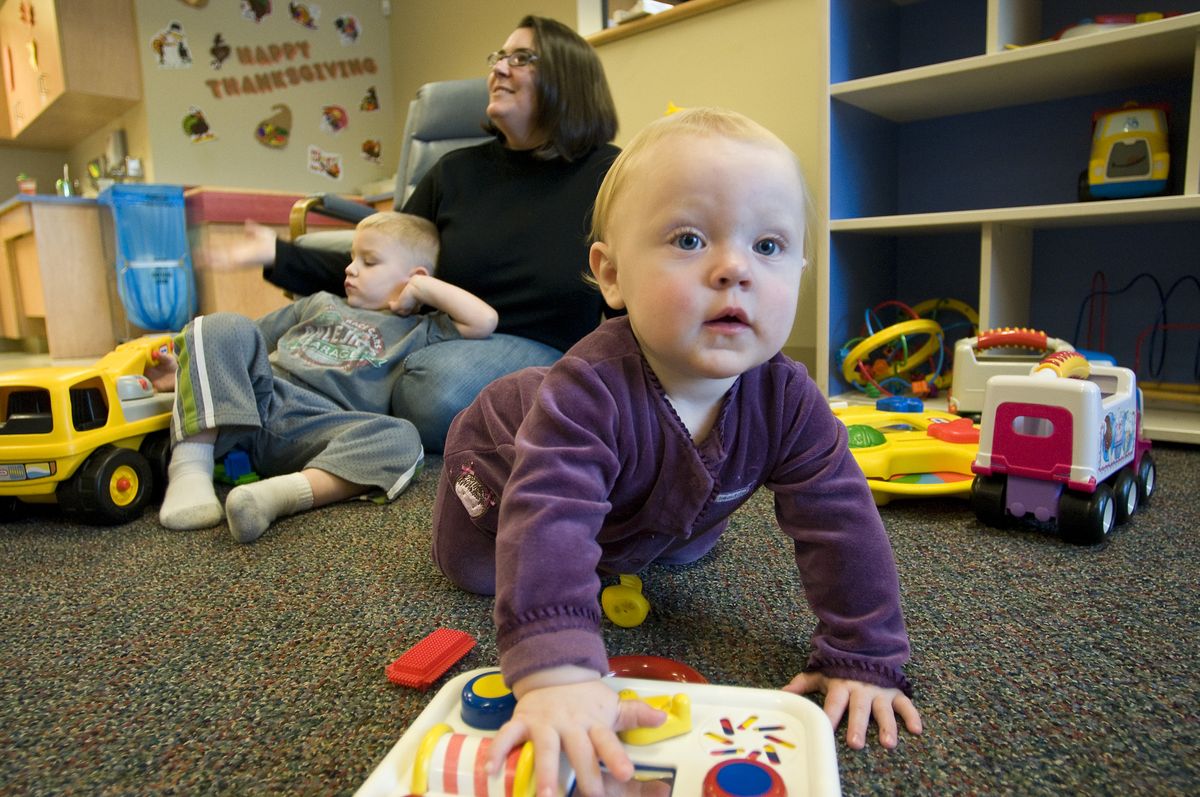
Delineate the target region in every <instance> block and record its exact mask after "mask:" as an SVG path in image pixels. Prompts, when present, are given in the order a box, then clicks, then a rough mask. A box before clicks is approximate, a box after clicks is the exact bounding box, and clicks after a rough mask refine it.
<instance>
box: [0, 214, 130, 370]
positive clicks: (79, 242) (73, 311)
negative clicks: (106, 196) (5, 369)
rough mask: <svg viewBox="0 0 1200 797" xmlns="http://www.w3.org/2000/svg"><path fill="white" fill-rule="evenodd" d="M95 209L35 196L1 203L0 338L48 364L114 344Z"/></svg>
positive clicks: (108, 348)
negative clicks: (43, 355)
mask: <svg viewBox="0 0 1200 797" xmlns="http://www.w3.org/2000/svg"><path fill="white" fill-rule="evenodd" d="M111 270H112V266H111V265H110V264H109V263H108V262H107V260H106V258H105V256H104V246H103V240H102V238H101V232H100V209H99V206H98V205H97V204H96V201H95V200H93V199H83V198H80V197H59V196H52V195H42V194H35V195H32V196H24V195H20V196H17V197H14V198H12V199H10V200H9V201H7V202H5V203H4V204H2V205H0V334H2V335H3V337H4V338H7V339H10V340H14V341H18V342H19V343H20V345H21V346H22V347H23V348H24V349H26V350H27V351H31V352H40V351H48V352H49V354H50V356H51V357H53V358H69V357H93V356H97V357H98V356H100V355H103V354H105V353H107V352H109V351H111V350H112V349H113V347H114V346H115V345H116V340H115V336H114V328H113V320H114V317H113V312H112V308H113V306H114V304H115V302H114V298H115V297H113V296H112V295H111V294H110V291H109V272H110V271H111Z"/></svg>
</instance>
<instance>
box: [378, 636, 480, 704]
mask: <svg viewBox="0 0 1200 797" xmlns="http://www.w3.org/2000/svg"><path fill="white" fill-rule="evenodd" d="M473 647H475V637H473V636H471V635H470V634H468V633H466V632H465V631H456V630H455V629H453V628H439V629H437V630H436V631H434V632H433V633H431V634H429V635H428V636H427V637H425V638H424V639H422V640H421V641H420V642H418V643H417V644H415V645H413V646H412V647H411V648H409V649H408V650H406V651H404V652H403V653H401V654H400V658H398V659H396V660H395V661H393V662H392V663H391V664H389V665H388V666H387V669H386V670H384V673H385V674H386V675H387V678H388V680H389V681H391V682H392V683H394V684H400V685H401V686H410V687H412V688H414V689H428V688H429V687H430V686H431V685H433V682H434V681H436V680H437V679H438V678H441V677H442V675H443V674H445V672H446V670H448V669H450V668H451V667H452V666H453V665H454V663H455V662H457V661H458V660H459V659H461V658H462V657H463V656H465V655H467V653H468V652H469V651H470V650H471V648H473Z"/></svg>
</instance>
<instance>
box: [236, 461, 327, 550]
mask: <svg viewBox="0 0 1200 797" xmlns="http://www.w3.org/2000/svg"><path fill="white" fill-rule="evenodd" d="M312 503H313V494H312V485H310V484H309V483H308V479H306V478H305V477H304V474H303V473H289V474H287V475H286V476H275V477H273V478H270V479H265V480H263V481H260V482H251V483H250V484H242V485H239V486H237V487H234V488H233V489H232V490H231V491H230V492H229V497H228V498H226V499H225V512H226V514H227V515H228V516H229V533H230V534H231V535H232V536H233V538H234V539H235V540H237V541H238V542H254V541H255V540H257V539H258V538H259V537H261V536H262V533H263V532H264V531H266V530H267V527H268V526H270V525H271V523H272V521H274V520H275V519H276V518H279V517H287V516H288V515H294V514H296V513H297V512H304V511H306V510H308V509H311V508H312Z"/></svg>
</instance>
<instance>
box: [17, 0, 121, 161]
mask: <svg viewBox="0 0 1200 797" xmlns="http://www.w3.org/2000/svg"><path fill="white" fill-rule="evenodd" d="M137 52H138V45H137V28H136V24H135V20H134V16H133V0H86V2H84V1H83V0H5V1H4V5H3V6H0V63H2V65H3V74H4V96H5V101H6V108H7V115H6V117H5V119H6V121H7V127H8V129H7V131H4V130H2V129H0V132H2V133H5V134H6V136H7V137H8V138H12V139H15V140H16V142H17V143H18V144H22V145H25V146H30V147H38V148H48V149H65V148H67V147H70V146H71V145H73V144H75V143H77V142H78V141H80V140H82V139H83V138H85V137H86V136H87V135H89V134H90V133H92V132H94V131H95V130H96V129H97V128H98V127H100V126H102V125H103V124H104V123H106V122H108V121H109V120H111V119H114V118H116V117H117V116H119V115H120V114H122V113H124V112H125V111H126V110H128V109H129V108H131V107H132V106H133V105H134V104H136V103H137V102H138V101H140V100H141V95H142V90H141V71H140V70H141V67H140V65H139V62H138V56H137ZM0 128H3V125H0Z"/></svg>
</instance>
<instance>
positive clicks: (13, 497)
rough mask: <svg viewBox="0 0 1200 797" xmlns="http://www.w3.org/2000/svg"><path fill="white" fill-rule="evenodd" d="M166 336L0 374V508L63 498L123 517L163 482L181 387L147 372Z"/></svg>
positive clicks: (75, 507) (88, 515)
mask: <svg viewBox="0 0 1200 797" xmlns="http://www.w3.org/2000/svg"><path fill="white" fill-rule="evenodd" d="M170 347H171V337H170V336H169V335H149V336H146V337H143V338H138V339H137V340H132V341H128V342H126V343H122V344H121V345H119V346H118V347H117V348H116V349H115V350H114V351H111V352H109V353H108V354H106V355H105V356H104V357H103V358H101V359H100V361H99V362H97V363H96V364H95V365H91V366H52V367H47V368H30V369H26V370H21V371H10V372H8V373H3V374H0V505H3V506H4V508H5V509H6V510H9V511H12V510H14V509H15V508H16V505H17V504H18V503H29V504H53V503H57V504H58V505H59V506H60V507H61V508H62V509H63V510H64V511H66V512H68V513H70V514H73V515H75V516H77V517H79V518H80V519H82V520H84V521H85V522H88V523H94V524H99V525H111V524H116V523H125V522H127V521H130V520H133V519H134V518H136V517H138V516H139V515H141V513H142V510H143V509H145V507H146V505H147V504H149V503H151V502H152V501H153V500H156V499H157V498H158V497H160V496H161V494H162V490H163V489H165V487H166V473H167V461H168V458H169V456H170V437H169V432H168V427H169V426H170V424H171V406H172V404H173V403H174V399H175V394H174V393H156V392H155V391H154V388H153V386H151V384H150V380H149V379H147V378H146V376H145V375H144V371H145V369H146V367H147V366H148V365H151V364H153V363H155V362H157V361H158V357H159V354H160V353H161V352H165V351H170Z"/></svg>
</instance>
